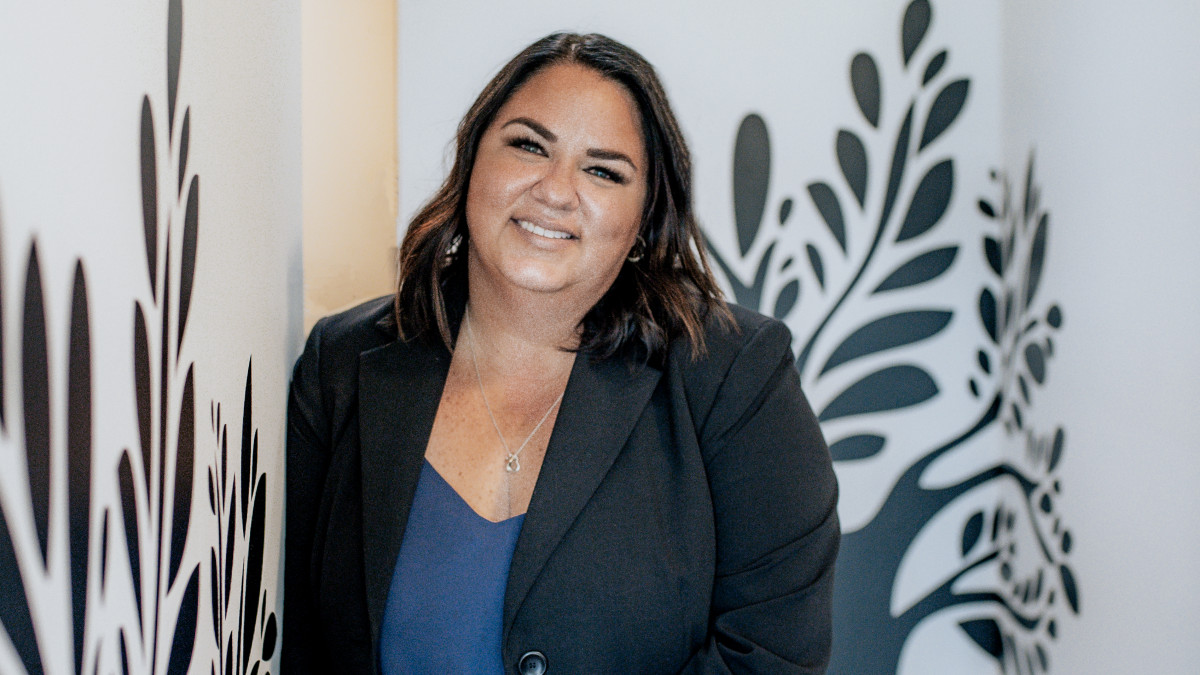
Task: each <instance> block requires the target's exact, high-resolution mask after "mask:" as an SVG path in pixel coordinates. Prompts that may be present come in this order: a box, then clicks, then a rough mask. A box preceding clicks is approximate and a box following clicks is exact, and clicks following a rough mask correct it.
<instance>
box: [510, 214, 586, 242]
mask: <svg viewBox="0 0 1200 675" xmlns="http://www.w3.org/2000/svg"><path fill="white" fill-rule="evenodd" d="M513 222H515V223H516V224H517V226H518V227H520V228H521V229H522V230H525V231H526V232H529V233H530V234H536V235H537V236H539V237H545V238H546V239H574V238H575V237H574V235H572V234H571V233H569V232H563V231H562V230H552V229H548V228H545V227H542V226H541V225H535V224H534V223H531V222H529V221H528V220H520V219H517V218H514V219H513Z"/></svg>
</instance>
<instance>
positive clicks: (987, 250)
mask: <svg viewBox="0 0 1200 675" xmlns="http://www.w3.org/2000/svg"><path fill="white" fill-rule="evenodd" d="M983 254H984V257H986V258H987V263H988V267H990V268H992V271H993V272H995V273H996V275H997V276H1000V275H1003V274H1004V260H1003V254H1002V253H1001V252H1000V242H999V241H997V240H996V238H995V237H984V238H983Z"/></svg>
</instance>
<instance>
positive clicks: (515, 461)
mask: <svg viewBox="0 0 1200 675" xmlns="http://www.w3.org/2000/svg"><path fill="white" fill-rule="evenodd" d="M463 323H465V324H466V325H467V337H468V338H469V341H468V342H467V348H468V349H469V350H470V351H471V365H472V366H474V367H475V381H476V382H478V383H479V395H480V396H482V397H483V407H484V408H486V409H487V414H488V419H490V420H491V421H492V428H493V429H495V430H496V435H497V436H499V437H500V445H502V446H504V454H505V456H506V459H505V460H504V470H505V471H507V472H508V473H516V472H518V471H520V470H521V459H520V455H521V451H522V450H524V449H525V446H526V445H529V441H531V440H533V437H534V435H536V434H537V432H538V429H541V428H542V424H544V423H545V422H546V420H547V419H548V418H549V417H550V413H551V412H554V408H555V407H556V406H558V403H559V401H562V398H563V394H566V393H567V392H566V389H563V391H562V393H560V394H559V395H558V398H556V399H554V403H551V404H550V407H549V408H548V409H547V410H546V414H544V415H542V419H540V420H538V423H537V425H536V426H535V427H533V431H531V432H529V435H528V436H526V437H525V441H524V442H522V443H521V445H520V447H518V448H517V449H516V451H515V452H514V451H513V450H511V449H510V448H509V446H508V441H506V440H504V434H503V433H502V432H501V431H500V425H499V424H496V415H495V413H493V412H492V406H491V404H489V403H488V400H487V392H485V391H484V390H483V377H482V376H481V375H480V374H479V360H478V359H477V358H476V357H475V331H473V330H471V309H470V308H469V307H468V308H467V311H466V312H464V313H463Z"/></svg>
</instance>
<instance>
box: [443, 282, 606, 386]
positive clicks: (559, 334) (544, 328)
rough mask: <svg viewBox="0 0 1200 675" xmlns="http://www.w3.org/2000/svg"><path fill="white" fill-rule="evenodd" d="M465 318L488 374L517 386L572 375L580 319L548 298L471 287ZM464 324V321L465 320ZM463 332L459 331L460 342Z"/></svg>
mask: <svg viewBox="0 0 1200 675" xmlns="http://www.w3.org/2000/svg"><path fill="white" fill-rule="evenodd" d="M470 298H471V300H470V302H469V303H468V308H467V312H468V315H469V320H470V322H471V324H470V325H471V333H472V335H473V338H474V342H475V345H474V349H475V351H476V355H477V358H478V359H479V361H480V364H481V365H482V364H486V365H482V367H483V369H484V371H485V373H487V372H488V371H490V372H491V373H492V374H494V375H501V376H503V377H506V378H509V379H511V380H513V381H530V380H532V381H539V380H544V379H545V378H546V377H547V376H550V377H552V378H554V379H557V378H558V377H561V376H562V375H564V374H565V373H566V371H569V370H570V368H571V364H572V363H573V362H574V359H575V354H574V353H573V352H571V351H567V350H569V349H574V348H575V347H576V346H577V345H578V344H579V330H578V326H579V322H580V320H581V319H582V318H583V315H582V313H579V312H577V311H570V310H568V309H566V308H565V307H563V306H562V303H555V302H547V301H546V299H545V298H531V299H525V298H517V299H516V300H518V301H517V302H514V301H513V300H514V298H511V297H504V296H499V297H498V296H497V295H496V294H493V293H489V292H487V291H484V290H483V289H482V288H479V287H477V286H476V285H472V286H471V289H470ZM464 320H466V319H464ZM463 335H464V332H463V331H462V330H461V329H460V331H459V337H460V339H461V338H462V336H463Z"/></svg>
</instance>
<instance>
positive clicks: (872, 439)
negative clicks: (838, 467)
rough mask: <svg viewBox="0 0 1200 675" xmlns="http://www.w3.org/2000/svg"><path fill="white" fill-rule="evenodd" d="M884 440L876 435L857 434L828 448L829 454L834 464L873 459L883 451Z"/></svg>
mask: <svg viewBox="0 0 1200 675" xmlns="http://www.w3.org/2000/svg"><path fill="white" fill-rule="evenodd" d="M884 442H885V439H884V438H883V436H879V435H876V434H857V435H855V436H848V437H846V438H843V439H841V440H838V441H836V442H834V443H832V444H830V446H829V454H830V456H832V457H833V461H835V462H847V461H851V460H856V459H867V458H868V457H874V456H875V455H877V454H879V452H880V451H881V450H883V445H884Z"/></svg>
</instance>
